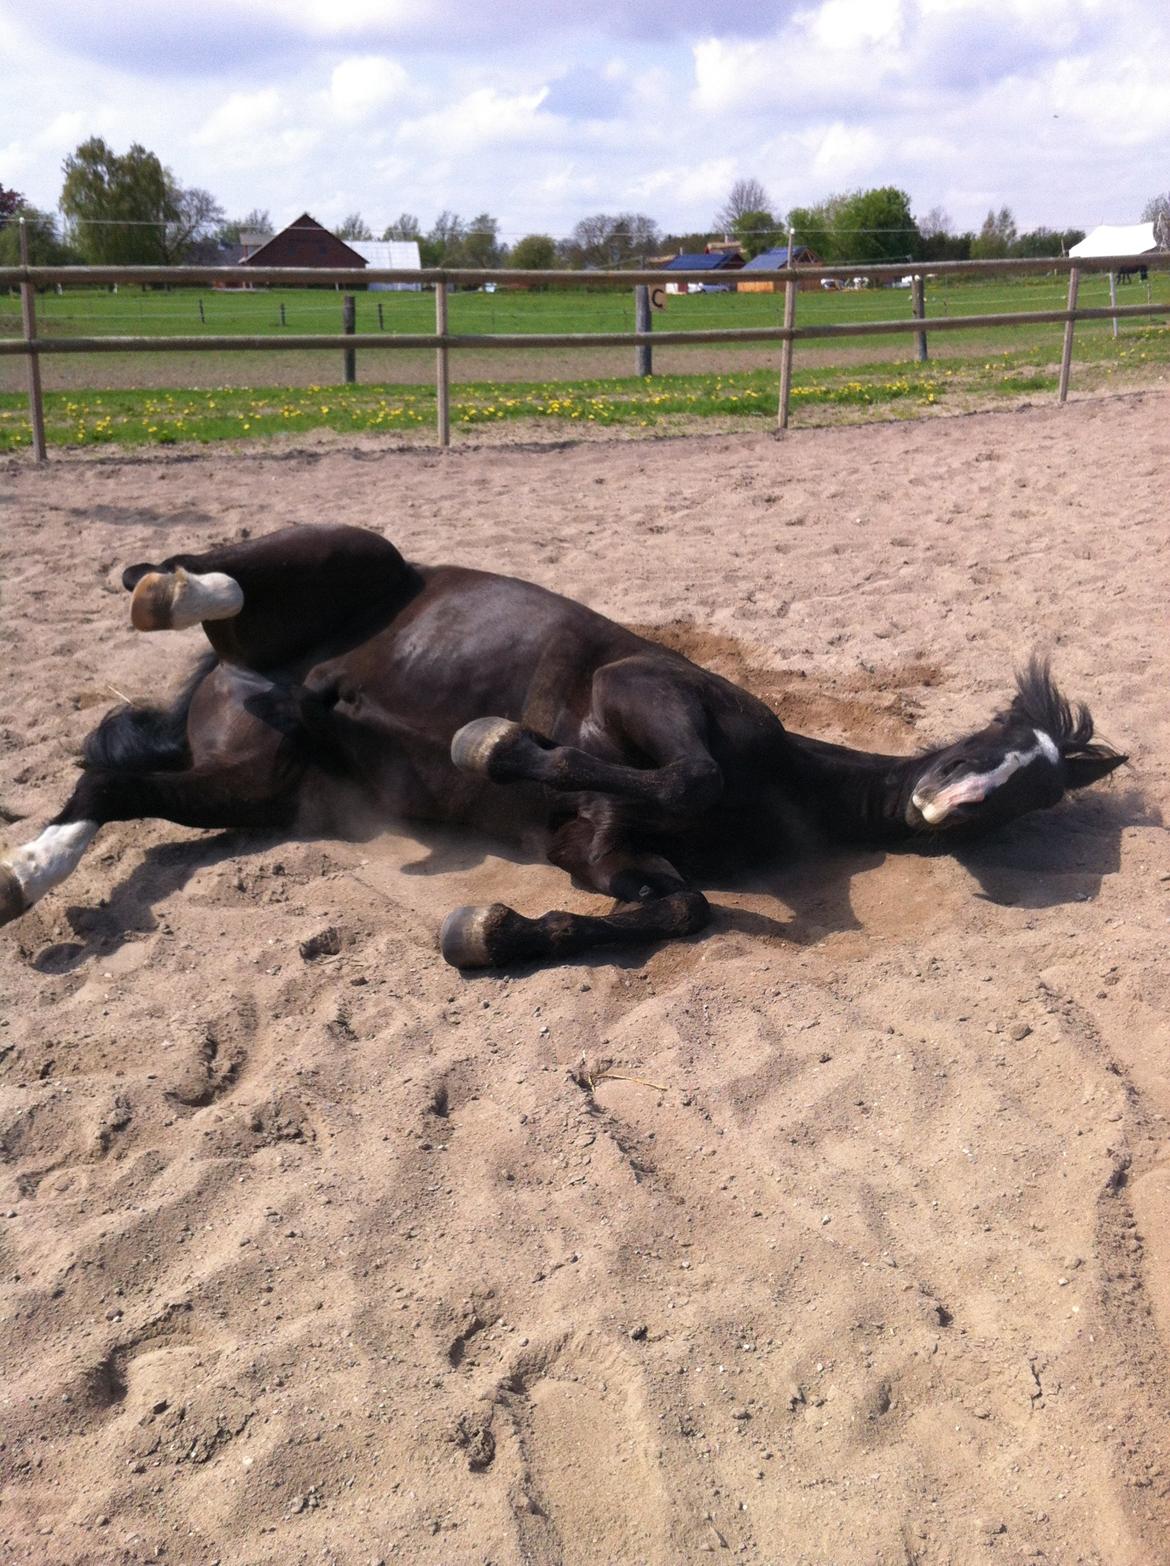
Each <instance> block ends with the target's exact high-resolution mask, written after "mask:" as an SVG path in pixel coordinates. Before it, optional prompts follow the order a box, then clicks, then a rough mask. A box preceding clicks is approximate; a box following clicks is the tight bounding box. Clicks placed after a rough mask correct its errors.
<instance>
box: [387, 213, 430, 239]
mask: <svg viewBox="0 0 1170 1566" xmlns="http://www.w3.org/2000/svg"><path fill="white" fill-rule="evenodd" d="M382 238H383V239H421V238H422V225H421V224H420V223H419V220H418V219H417V218H416V217H415V215H414V213H413V212H400V213H399V214H398V216H397V217H396V218H395V219H394V221H393V223H387V225H386V227H385V228H384V229H383V230H382Z"/></svg>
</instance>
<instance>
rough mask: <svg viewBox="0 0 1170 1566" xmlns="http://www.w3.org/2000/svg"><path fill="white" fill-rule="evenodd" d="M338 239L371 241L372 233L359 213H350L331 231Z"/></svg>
mask: <svg viewBox="0 0 1170 1566" xmlns="http://www.w3.org/2000/svg"><path fill="white" fill-rule="evenodd" d="M333 232H334V233H335V234H336V235H337V237H338V239H373V237H374V231H373V229H372V228H371V227H370V225H369V224H368V223H367V222H366V220H365V218H364V217H362V215H361V213H360V212H351V213H349V215H348V216H347V217H344V218H342V220H341V222H340V223H339V224H338V225H337V227H336V228H335V229H334V230H333Z"/></svg>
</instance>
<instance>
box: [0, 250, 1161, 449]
mask: <svg viewBox="0 0 1170 1566" xmlns="http://www.w3.org/2000/svg"><path fill="white" fill-rule="evenodd" d="M25 238H26V236H25V232H24V229H23V225H22V229H21V239H22V255H25V254H27V252H26V250H25V248H24V244H23V241H25ZM1137 267H1145V268H1149V269H1152V270H1158V271H1160V270H1165V269H1167V268H1170V252H1166V251H1155V252H1150V253H1149V254H1147V255H1144V256H1140V257H1135V256H1092V257H1082V258H1075V259H1074V258H1070V257H1067V256H1053V257H1045V258H1040V259H1028V260H1003V261H946V262H939V263H936V264H933V265H931V266H930V268H929V271H925V267H924V265H923V264H922V263H919V264H917V265H915V263H912V262H905V261H902V262H882V263H880V264H876V265H871V266H866V265H859V266H791V267H777V268H774V269H769V270H764V269H760V270H755V269H753V271H752V273H751V281H752V282H753V283H769V282H770V283H773V284H777V285H782V286H783V288H784V293H785V301H784V324H783V325H782V326H774V327H773V326H769V327H740V328H731V329H728V328H709V329H704V328H699V329H697V330H694V331H671V330H658V331H646V330H641V331H639V330H634V331H628V332H555V333H550V332H530V333H529V332H524V333H517V332H510V333H504V332H499V333H494V332H493V333H467V332H452V331H450V330H449V329H448V325H447V303H448V298H447V296H448V290H449V289H450V288H453V287H477V286H480V285H482V284H484V283H494V284H495V285H496V286H497V287H504V288H507V287H521V288H527V287H545V288H547V287H564V288H584V289H594V288H629V287H631V286H632V285H633V286H637V285H646V284H653V285H657V286H661V285H662V284H663V282H664V281H669V282H671V283H676V284H679V285H682V286H685V285H686V284H689V283H703V284H707V285H710V283H711V281H712V273H711V272H709V271H695V272H692V271H672V272H670V273H669V274H665V273H664V272H663V271H662V269H661V268H660V267H655V268H643V269H640V270H639V269H630V270H626V271H607V272H601V271H598V272H582V271H572V272H570V271H548V272H524V271H511V270H504V271H501V270H483V269H472V268H466V267H459V268H445V267H422V268H418V269H415V270H413V271H411V270H403V271H391V270H386V269H384V268H377V267H367V268H363V269H360V270H359V269H356V268H352V267H344V268H333V267H328V268H326V267H319V268H304V267H272V266H267V267H256V266H234V267H214V266H213V267H209V266H176V267H150V266H142V267H114V266H65V267H49V266H30V265H27V264H25V265H21V266H16V267H11V266H10V267H0V290H8V289H11V288H13V287H19V289H20V293H21V301H22V326H23V335H22V336H20V337H4V338H0V356H5V355H14V354H20V355H24V356H25V357H26V358H27V360H28V365H29V376H28V385H29V393H28V395H29V412H30V417H31V420H32V427H33V448H34V455H35V456H36V459H37V460H38V461H42V462H43V461H44V460H45V457H46V450H45V439H44V415H43V409H42V406H41V402H42V398H41V387H40V371H39V364H40V358H41V356H42V355H44V354H71V353H80V354H86V353H170V352H183V353H186V352H191V351H195V352H218V353H227V352H239V351H241V350H252V349H260V350H265V351H266V350H268V349H280V348H295V349H306V348H312V349H338V348H340V349H342V350H343V351H344V352H345V353H346V354H347V355H348V354H349V353H351V352H352V351H354V350H356V349H365V348H378V349H391V350H395V349H420V348H422V349H433V350H434V351H435V359H436V367H435V380H436V393H437V406H438V439H439V444H440V445H443V446H446V445H448V444H449V443H450V411H449V409H450V398H449V385H448V352H449V350H450V349H452V348H470V349H477V348H586V347H589V348H599V347H625V346H630V347H639V348H646V347H648V346H649V345H650V344H651V343H655V344H658V345H661V346H670V345H674V344H687V343H727V344H731V343H775V344H776V345H777V346H778V347H780V348H781V351H782V362H781V371H782V373H781V389H780V406H779V410H778V416H777V417H778V423H779V426H780V428H782V429H783V428H786V427H787V424H788V407H789V399H790V393H791V379H792V377H791V365H792V348H793V345H794V344H795V343H797V342H805V341H813V340H818V339H819V340H824V339H826V338H829V339H831V338H842V337H878V336H896V335H902V334H913V335H914V336H916V337H917V339H918V341H919V345H920V347H919V353H920V356H922V355H924V354H925V343H926V335H927V333H928V332H961V331H970V330H973V329H976V328H979V327H989V326H990V327H995V326H1027V325H1044V324H1061V323H1063V324H1064V328H1065V332H1064V347H1063V352H1062V356H1061V372H1060V389H1059V393H1058V397H1059V401H1061V402H1064V401H1065V400H1066V397H1067V393H1068V380H1069V370H1070V366H1071V360H1072V345H1073V329H1074V327H1075V324H1076V322H1077V321H1100V320H1112V321H1113V322H1114V331H1116V323H1117V321H1118V320H1119V319H1127V318H1131V317H1141V316H1150V315H1158V314H1162V313H1163V312H1164V311H1165V310H1166V309H1167V305H1166V304H1165V302H1163V303H1157V304H1155V303H1149V304H1136V305H1118V304H1116V303H1111V304H1110V305H1109V306H1105V307H1093V308H1085V309H1080V308H1078V307H1077V292H1078V284H1079V280H1080V277H1081V276H1082V274H1083V273H1086V272H1096V273H1101V272H1107V273H1109V274H1111V278H1112V275H1113V274H1116V273H1117V272H1119V271H1131V270H1135V269H1136V268H1137ZM924 272H925V275H926V276H928V277H929V278H931V279H932V280H936V281H937V280H946V279H950V278H981V277H982V278H985V277H1003V276H1034V275H1037V274H1041V273H1047V274H1049V275H1051V274H1053V273H1056V274H1062V273H1066V274H1067V275H1068V279H1069V296H1068V307H1067V308H1066V309H1064V310H1022V311H1009V312H1001V313H998V314H988V315H964V316H932V317H926V316H925V315H924V314H922V313H920V311H921V310H922V309H923V308H924V307H923V306H922V305H921V304H920V301H921V299H922V292H921V279H922V276H923V273H924ZM737 275H738V274H737V273H735V272H731V273H726V274H723V273H720V274H717V276H718V280H719V281H720V282H723V281H727V282H728V283H733V282H734V281H735V279H736V277H737ZM908 275H910V276H912V277H913V279H914V285H915V286H914V289H913V293H914V302H915V314H914V316H913V317H912V318H910V319H908V320H907V319H903V320H889V321H854V322H848V323H837V324H832V323H824V324H820V325H814V326H797V325H796V303H797V296H798V293H799V290H800V285H801V283H809V282H813V281H816V282H818V283H819V282H820V281H822V280H826V279H828V280H833V281H837V282H847V281H849V280H850V279H853V278H857V277H863V278H865V279H867V280H868V281H870V282H878V283H880V282H889V281H895V282H896V281H900V280H901V279H903V278H905V277H907V276H908ZM379 282H388V283H419V284H421V285H423V286H424V287H430V288H433V289H434V292H435V330H434V332H431V333H410V334H406V333H396V334H383V333H377V334H372V333H368V332H366V333H358V332H345V333H331V332H323V333H297V334H295V335H284V336H280V337H269V336H249V335H242V334H241V335H232V336H222V335H220V336H210V335H203V336H197V337H164V338H159V337H112V336H101V337H41V336H40V335H39V334H38V333H37V330H36V312H35V293H36V290H37V289H38V288H48V287H53V288H55V287H58V286H60V287H62V288H64V287H76V286H84V285H90V284H95V283H100V284H110V283H115V284H117V283H142V284H147V285H151V284H153V285H156V286H158V285H167V286H172V287H173V286H174V285H176V284H179V285H189V284H200V283H202V284H216V283H218V284H220V285H221V286H222V285H223V284H225V283H231V284H238V285H247V286H250V287H255V286H256V285H257V284H260V285H272V286H284V287H289V286H303V285H305V284H310V283H312V284H317V285H320V284H332V285H334V286H336V287H338V288H362V287H366V286H368V285H369V284H371V283H379Z"/></svg>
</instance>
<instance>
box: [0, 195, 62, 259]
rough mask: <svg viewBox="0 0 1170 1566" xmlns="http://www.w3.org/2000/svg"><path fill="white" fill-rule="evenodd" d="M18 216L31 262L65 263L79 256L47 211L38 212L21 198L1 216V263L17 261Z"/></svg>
mask: <svg viewBox="0 0 1170 1566" xmlns="http://www.w3.org/2000/svg"><path fill="white" fill-rule="evenodd" d="M13 194H15V192H13ZM19 218H23V219H24V226H25V232H26V234H27V236H28V259H29V265H30V266H68V265H69V263H70V262H74V261H77V260H78V259H79V257H78V255H77V252H76V251H75V250H73V249H72V248H71V247H70V246H69V245H67V244H65V243H64V241H63V240H62V239H61V237H60V235H59V234H58V233H57V225H56V223H55V222H54V220H53V218H52V217H51V216H50V215H49V213H47V212H38V211H37V210H36V209H35V207H30V206H29V204H28V203H27V202H26V201H25V200H24V199H23V198H20V199H19V200H18V203H17V205H16V206H14V207H12V208H11V210H10V211H9V212H8V213H7V214H5V215H4V216H0V266H19V265H20V223H19V222H18V221H17V220H18V219H19Z"/></svg>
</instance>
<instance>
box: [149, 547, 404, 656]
mask: <svg viewBox="0 0 1170 1566" xmlns="http://www.w3.org/2000/svg"><path fill="white" fill-rule="evenodd" d="M122 583H123V585H124V586H125V587H126V588H127V589H128V590H129V591H130V592H131V593H132V594H133V597H132V598H131V602H130V617H131V621H132V622H133V624H134V626H135V627H136V629H138V630H140V631H165V630H183V629H185V628H186V627H188V626H191V625H196V624H199V623H202V624H203V626H204V629H205V631H206V633H207V638H208V640H209V641H210V643H211V645H212V647H214V648H215V651H216V652H217V653H218V654H219V656H220V657H221V658H222V659H224V660H225V661H226V662H228V663H237V664H243V665H244V666H245V667H247V668H252V669H270V668H276V667H278V666H280V665H282V664H287V663H290V662H292V661H294V660H295V659H297V658H298V657H300V656H302V655H303V654H304V653H306V652H307V651H309V650H310V649H312V648H314V647H316V646H317V645H318V644H320V643H321V642H323V641H328V640H330V639H331V638H334V637H337V636H342V635H344V634H345V633H346V632H347V631H350V630H357V629H358V628H365V630H367V631H368V629H369V624H370V622H372V621H375V620H376V619H377V618H378V617H382V618H383V619H388V618H389V617H390V616H391V615H392V614H393V613H395V611H396V610H397V609H398V608H400V607H401V606H402V604H403V603H405V602H406V601H407V599H408V598H410V597H411V596H412V595H413V593H414V592H415V591H417V588H418V586H419V584H420V578H419V577H418V573H417V572H415V571H414V569H413V568H412V567H411V566H409V565H408V564H407V563H406V561H405V560H403V558H402V556H401V555H400V554H399V552H398V550H397V549H395V547H394V545H393V544H391V543H390V542H389V541H388V540H387V539H385V538H382V537H381V536H380V535H379V534H377V533H371V532H368V531H366V529H364V528H358V527H296V528H284V529H282V530H281V531H280V532H278V533H268V534H265V535H264V536H263V537H261V538H254V539H245V540H243V541H241V542H239V543H234V544H224V545H221V546H219V547H218V548H215V549H208V550H205V551H203V552H202V553H199V554H179V555H171V556H169V557H168V558H167V559H166V560H163V561H162V562H160V563H159V564H157V565H153V564H150V563H148V562H143V563H141V564H139V565H133V566H129V567H128V568H127V569H126V570H125V571H124V572H123V573H122Z"/></svg>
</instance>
